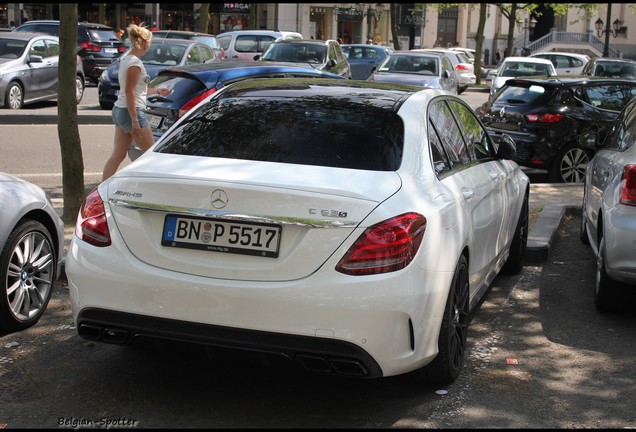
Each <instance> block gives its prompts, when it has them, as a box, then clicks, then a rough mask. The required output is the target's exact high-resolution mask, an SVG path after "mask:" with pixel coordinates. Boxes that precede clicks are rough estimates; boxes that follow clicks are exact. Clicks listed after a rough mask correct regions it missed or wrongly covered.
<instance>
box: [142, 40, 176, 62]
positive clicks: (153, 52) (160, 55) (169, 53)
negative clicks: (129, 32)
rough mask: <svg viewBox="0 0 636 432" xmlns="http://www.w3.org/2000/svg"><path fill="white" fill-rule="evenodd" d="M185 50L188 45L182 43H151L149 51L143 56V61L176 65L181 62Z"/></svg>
mask: <svg viewBox="0 0 636 432" xmlns="http://www.w3.org/2000/svg"><path fill="white" fill-rule="evenodd" d="M185 51H186V47H184V46H182V45H170V44H159V45H151V46H150V48H149V49H148V52H146V54H144V56H143V57H141V61H142V62H143V63H144V64H148V65H166V66H174V65H178V64H181V59H182V58H183V55H184V54H185Z"/></svg>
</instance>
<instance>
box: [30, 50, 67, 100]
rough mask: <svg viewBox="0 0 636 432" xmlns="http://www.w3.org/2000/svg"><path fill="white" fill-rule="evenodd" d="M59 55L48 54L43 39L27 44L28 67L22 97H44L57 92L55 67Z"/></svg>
mask: <svg viewBox="0 0 636 432" xmlns="http://www.w3.org/2000/svg"><path fill="white" fill-rule="evenodd" d="M58 62H59V56H51V55H49V52H48V48H47V46H46V42H45V40H44V39H37V40H35V41H33V42H32V43H31V45H30V46H29V54H28V59H27V63H28V69H27V72H26V76H25V78H24V79H23V82H24V87H25V89H24V99H25V100H32V99H38V98H44V97H47V96H50V95H52V94H55V93H56V92H57V67H58Z"/></svg>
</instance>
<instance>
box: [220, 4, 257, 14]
mask: <svg viewBox="0 0 636 432" xmlns="http://www.w3.org/2000/svg"><path fill="white" fill-rule="evenodd" d="M249 11H250V3H223V10H222V12H224V13H232V12H234V13H236V12H239V13H240V12H242V13H249Z"/></svg>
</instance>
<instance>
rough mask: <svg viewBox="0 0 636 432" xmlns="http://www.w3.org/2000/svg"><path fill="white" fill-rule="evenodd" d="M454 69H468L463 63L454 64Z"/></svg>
mask: <svg viewBox="0 0 636 432" xmlns="http://www.w3.org/2000/svg"><path fill="white" fill-rule="evenodd" d="M455 70H456V71H462V72H463V71H467V70H469V68H468V66H466V65H463V64H458V65H457V66H455Z"/></svg>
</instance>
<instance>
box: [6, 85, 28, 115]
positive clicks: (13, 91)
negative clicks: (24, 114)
mask: <svg viewBox="0 0 636 432" xmlns="http://www.w3.org/2000/svg"><path fill="white" fill-rule="evenodd" d="M23 102H24V94H23V93H22V86H20V84H18V83H16V82H12V83H11V84H9V87H7V92H6V94H5V101H4V106H6V107H7V108H10V109H20V108H22V104H23Z"/></svg>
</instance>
